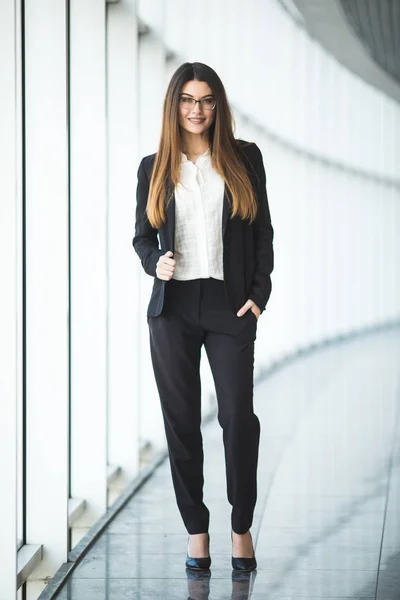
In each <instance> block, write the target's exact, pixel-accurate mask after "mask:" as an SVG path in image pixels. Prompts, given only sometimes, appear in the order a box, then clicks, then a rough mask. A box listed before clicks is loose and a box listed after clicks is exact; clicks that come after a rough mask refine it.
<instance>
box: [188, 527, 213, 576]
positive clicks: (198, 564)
mask: <svg viewBox="0 0 400 600" xmlns="http://www.w3.org/2000/svg"><path fill="white" fill-rule="evenodd" d="M207 536H208V548H210V534H209V533H207ZM189 540H190V538H189V539H188V546H189ZM185 566H186V568H187V569H194V570H196V571H206V570H207V569H209V568H210V566H211V557H210V556H207V557H204V558H192V557H191V556H189V548H188V553H187V556H186V563H185Z"/></svg>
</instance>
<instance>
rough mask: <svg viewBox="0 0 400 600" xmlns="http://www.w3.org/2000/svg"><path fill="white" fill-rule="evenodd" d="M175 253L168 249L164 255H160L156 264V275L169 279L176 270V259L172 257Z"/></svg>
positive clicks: (159, 277)
mask: <svg viewBox="0 0 400 600" xmlns="http://www.w3.org/2000/svg"><path fill="white" fill-rule="evenodd" d="M172 256H173V253H172V252H171V251H170V250H168V252H166V253H165V254H164V255H163V256H160V258H159V259H158V262H157V265H156V275H157V277H158V279H164V280H165V281H169V280H170V279H172V275H173V274H174V270H175V263H176V261H175V260H174V259H173V258H172Z"/></svg>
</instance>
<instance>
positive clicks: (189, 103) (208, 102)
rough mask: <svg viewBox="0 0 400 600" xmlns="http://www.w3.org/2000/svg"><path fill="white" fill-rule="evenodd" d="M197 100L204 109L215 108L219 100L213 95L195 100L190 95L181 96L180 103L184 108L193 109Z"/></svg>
mask: <svg viewBox="0 0 400 600" xmlns="http://www.w3.org/2000/svg"><path fill="white" fill-rule="evenodd" d="M196 102H198V103H199V104H200V106H201V108H202V109H203V110H214V108H215V106H216V104H217V101H216V99H215V98H213V97H211V96H210V97H208V98H201V99H200V100H195V99H194V98H189V96H181V97H180V98H179V104H180V105H181V106H182V107H183V108H187V109H192V108H194V107H195V106H196Z"/></svg>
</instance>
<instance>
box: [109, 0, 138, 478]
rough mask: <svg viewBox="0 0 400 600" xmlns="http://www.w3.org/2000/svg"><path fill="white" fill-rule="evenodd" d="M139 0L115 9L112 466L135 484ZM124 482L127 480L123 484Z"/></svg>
mask: <svg viewBox="0 0 400 600" xmlns="http://www.w3.org/2000/svg"><path fill="white" fill-rule="evenodd" d="M134 8H135V7H134V2H133V1H132V2H130V1H126V2H124V3H117V4H109V5H108V9H107V134H108V135H107V137H108V223H107V225H108V317H109V318H108V357H109V360H108V394H109V399H108V401H109V405H108V461H109V463H110V464H111V465H119V466H120V467H121V468H122V481H123V483H126V482H128V481H129V480H130V479H132V478H133V477H134V476H135V475H136V474H137V471H138V466H139V453H138V449H139V445H138V438H139V404H140V402H139V391H140V389H139V384H138V377H139V360H140V347H139V343H138V338H137V331H138V329H139V327H140V323H141V322H142V321H143V320H144V315H141V314H140V296H139V293H138V292H139V277H140V269H141V264H140V261H139V260H136V259H137V257H136V254H135V252H134V250H133V247H132V238H133V235H134V216H135V204H136V184H137V180H136V172H137V168H136V165H137V163H138V134H137V133H138V127H139V119H138V42H137V40H138V31H137V29H138V28H137V20H136V14H135V10H134ZM120 483H121V482H119V484H120Z"/></svg>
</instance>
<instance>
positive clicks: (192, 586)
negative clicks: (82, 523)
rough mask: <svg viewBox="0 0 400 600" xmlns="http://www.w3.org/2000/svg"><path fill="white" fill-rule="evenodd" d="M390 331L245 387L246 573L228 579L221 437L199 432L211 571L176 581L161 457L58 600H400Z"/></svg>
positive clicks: (181, 575)
mask: <svg viewBox="0 0 400 600" xmlns="http://www.w3.org/2000/svg"><path fill="white" fill-rule="evenodd" d="M399 382H400V331H399V330H398V329H397V330H388V331H386V332H381V333H378V334H370V335H369V336H366V337H363V338H359V339H357V340H354V341H352V342H345V343H342V344H340V345H337V346H330V347H329V346H328V347H326V348H325V349H324V350H320V351H318V352H316V353H315V354H310V355H308V356H306V357H303V358H300V359H298V360H296V361H293V362H292V364H287V365H286V366H284V367H282V368H280V369H279V371H276V372H275V374H273V375H272V376H270V377H269V379H268V380H267V381H265V382H264V383H262V384H260V385H259V386H257V388H256V396H255V406H256V413H257V414H258V416H259V418H260V421H261V426H262V435H261V448H260V461H259V493H258V503H257V508H256V513H255V518H254V524H253V528H252V534H253V538H254V540H255V542H256V556H257V560H258V564H259V567H258V570H257V572H256V573H253V574H252V575H250V576H247V577H246V576H242V577H233V576H232V570H231V565H230V552H231V545H230V506H229V504H228V502H227V499H226V491H225V472H224V463H223V447H222V438H221V430H220V428H219V425H218V423H217V422H214V423H213V424H211V425H209V426H207V427H205V429H204V448H205V459H206V463H205V479H206V484H205V501H206V503H207V505H208V507H209V508H210V512H211V524H210V538H211V555H212V566H211V572H210V573H209V574H208V575H207V574H206V575H197V576H196V575H191V574H190V573H186V571H185V568H184V559H185V556H186V541H187V534H186V530H185V529H184V527H183V525H182V523H181V520H180V515H179V513H178V510H177V508H176V504H175V499H174V496H173V489H172V484H171V480H170V472H169V465H168V464H167V463H164V464H163V465H162V466H161V467H160V468H159V469H158V470H157V471H156V473H155V475H154V476H153V477H152V478H151V480H150V481H149V482H148V483H147V484H146V485H145V486H144V487H143V488H142V489H141V491H140V493H139V494H138V495H137V496H135V497H134V499H133V500H132V501H131V502H130V504H129V505H128V506H127V508H126V509H124V510H123V511H122V512H121V513H120V514H119V515H118V516H117V518H116V519H115V520H114V521H113V522H112V524H111V525H110V526H109V527H108V529H107V531H106V533H105V534H104V535H103V536H102V537H101V539H100V540H99V541H98V542H97V543H96V545H95V546H94V547H93V548H92V550H91V551H90V552H89V554H88V555H87V556H86V558H85V559H84V560H83V561H82V562H81V563H80V565H78V567H77V568H76V570H75V571H74V572H73V573H72V576H71V578H70V580H69V581H68V582H67V584H66V586H64V589H63V590H62V591H61V592H60V593H59V594H58V596H57V598H58V599H59V600H66V599H69V600H137V599H141V600H144V599H154V598H160V599H163V600H187V599H188V598H189V599H192V600H205V599H209V600H224V599H231V600H232V599H234V600H244V599H247V598H253V599H255V600H257V599H267V598H277V599H278V598H280V599H282V600H283V599H286V600H289V599H291V600H296V599H300V598H310V599H313V600H327V599H331V600H332V599H335V598H336V599H339V598H340V599H343V598H348V599H350V598H351V599H357V598H360V599H361V598H363V599H366V598H370V599H373V598H374V599H378V600H400V385H399Z"/></svg>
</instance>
